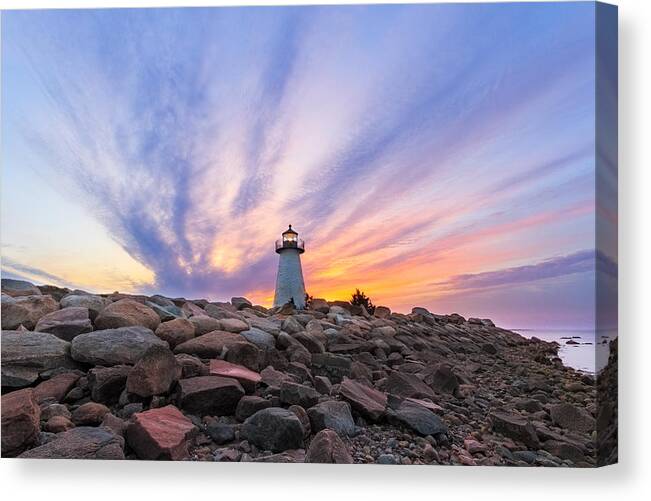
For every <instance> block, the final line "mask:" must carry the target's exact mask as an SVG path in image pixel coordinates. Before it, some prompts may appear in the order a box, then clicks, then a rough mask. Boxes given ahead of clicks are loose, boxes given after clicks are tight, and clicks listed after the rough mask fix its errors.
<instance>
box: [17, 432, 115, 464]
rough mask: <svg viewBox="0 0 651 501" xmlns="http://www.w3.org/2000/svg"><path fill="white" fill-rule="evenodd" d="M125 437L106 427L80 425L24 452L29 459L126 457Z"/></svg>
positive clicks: (24, 456)
mask: <svg viewBox="0 0 651 501" xmlns="http://www.w3.org/2000/svg"><path fill="white" fill-rule="evenodd" d="M123 448H124V439H123V438H122V437H118V436H116V435H114V434H113V433H112V432H111V431H110V430H108V429H106V428H91V427H87V426H80V427H78V428H73V429H72V430H68V431H65V432H63V433H59V434H58V435H57V436H56V438H55V439H54V440H52V441H51V442H47V443H46V444H44V445H41V446H39V447H36V448H34V449H30V450H28V451H26V452H23V453H22V454H21V455H20V457H21V458H28V459H124V451H123Z"/></svg>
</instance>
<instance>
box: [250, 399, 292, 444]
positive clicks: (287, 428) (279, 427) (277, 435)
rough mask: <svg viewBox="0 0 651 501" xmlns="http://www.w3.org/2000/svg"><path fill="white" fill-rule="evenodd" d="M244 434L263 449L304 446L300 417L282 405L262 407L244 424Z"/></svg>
mask: <svg viewBox="0 0 651 501" xmlns="http://www.w3.org/2000/svg"><path fill="white" fill-rule="evenodd" d="M242 434H243V435H244V436H245V437H246V438H247V439H248V440H249V441H250V442H251V443H253V444H255V445H256V446H257V447H259V448H260V449H262V450H270V451H272V452H282V451H286V450H288V449H299V448H302V447H303V427H302V426H301V422H300V420H299V419H298V417H297V416H296V415H295V414H294V413H293V412H291V411H288V410H286V409H282V408H280V407H270V408H268V409H262V410H260V411H258V412H256V413H255V414H253V416H251V417H249V418H248V419H247V420H246V421H244V424H243V425H242Z"/></svg>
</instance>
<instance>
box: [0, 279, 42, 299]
mask: <svg viewBox="0 0 651 501" xmlns="http://www.w3.org/2000/svg"><path fill="white" fill-rule="evenodd" d="M2 293H3V294H7V295H8V296H11V297H21V296H40V295H41V290H40V289H39V288H38V287H36V286H35V285H34V284H33V283H31V282H27V281H25V280H15V279H13V278H3V279H2Z"/></svg>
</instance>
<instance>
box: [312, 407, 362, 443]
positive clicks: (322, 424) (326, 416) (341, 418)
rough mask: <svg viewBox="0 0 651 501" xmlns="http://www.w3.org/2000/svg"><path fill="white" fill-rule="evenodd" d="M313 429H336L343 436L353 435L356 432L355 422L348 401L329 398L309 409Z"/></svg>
mask: <svg viewBox="0 0 651 501" xmlns="http://www.w3.org/2000/svg"><path fill="white" fill-rule="evenodd" d="M307 414H308V416H309V417H310V424H311V426H312V430H313V431H315V432H318V431H321V430H323V429H325V428H330V429H331V430H334V431H335V432H337V433H338V434H339V435H341V436H349V437H350V436H353V435H354V434H355V432H356V427H355V422H354V421H353V416H352V414H351V413H350V405H349V404H348V403H347V402H341V401H338V400H328V401H326V402H321V403H319V404H317V405H315V406H313V407H310V408H309V409H308V410H307Z"/></svg>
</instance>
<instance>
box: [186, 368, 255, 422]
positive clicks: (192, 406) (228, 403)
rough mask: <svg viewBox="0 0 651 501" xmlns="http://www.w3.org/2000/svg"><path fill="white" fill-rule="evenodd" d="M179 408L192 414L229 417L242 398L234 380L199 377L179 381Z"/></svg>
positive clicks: (241, 393)
mask: <svg viewBox="0 0 651 501" xmlns="http://www.w3.org/2000/svg"><path fill="white" fill-rule="evenodd" d="M179 387H180V391H179V406H180V407H181V408H182V409H185V410H187V411H188V412H190V413H192V414H199V415H202V416H204V415H209V416H230V415H233V414H235V409H236V407H237V403H238V402H239V401H240V399H241V398H242V397H243V396H244V388H242V385H240V383H238V382H237V381H236V380H235V379H231V378H225V377H219V376H199V377H193V378H189V379H181V380H180V381H179Z"/></svg>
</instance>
